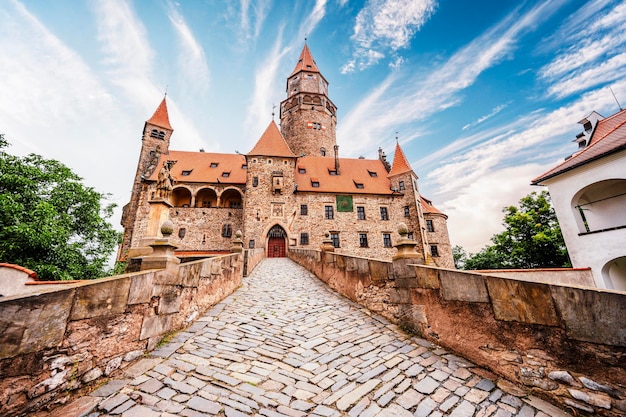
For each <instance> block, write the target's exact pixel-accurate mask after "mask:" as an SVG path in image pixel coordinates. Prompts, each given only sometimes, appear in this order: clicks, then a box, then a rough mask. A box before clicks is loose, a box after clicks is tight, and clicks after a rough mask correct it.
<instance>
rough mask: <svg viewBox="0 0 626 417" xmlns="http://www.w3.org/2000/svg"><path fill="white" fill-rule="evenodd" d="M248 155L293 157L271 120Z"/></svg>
mask: <svg viewBox="0 0 626 417" xmlns="http://www.w3.org/2000/svg"><path fill="white" fill-rule="evenodd" d="M248 155H263V156H285V157H292V158H293V157H295V155H294V154H293V152H291V149H289V145H287V142H285V138H283V135H282V134H281V133H280V130H278V126H277V125H276V123H275V122H274V121H273V120H272V121H271V123H270V125H269V126H268V127H267V129H265V132H263V135H261V138H260V139H259V141H258V142H257V143H256V145H254V148H252V150H251V151H250V152H248Z"/></svg>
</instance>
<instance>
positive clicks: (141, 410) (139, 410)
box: [122, 405, 161, 417]
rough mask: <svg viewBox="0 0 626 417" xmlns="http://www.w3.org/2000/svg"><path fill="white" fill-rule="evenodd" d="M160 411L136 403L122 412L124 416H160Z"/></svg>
mask: <svg viewBox="0 0 626 417" xmlns="http://www.w3.org/2000/svg"><path fill="white" fill-rule="evenodd" d="M160 416H161V413H160V412H159V411H154V410H151V409H149V408H148V407H144V406H143V405H136V406H134V407H132V408H130V409H128V410H127V411H124V413H122V417H160Z"/></svg>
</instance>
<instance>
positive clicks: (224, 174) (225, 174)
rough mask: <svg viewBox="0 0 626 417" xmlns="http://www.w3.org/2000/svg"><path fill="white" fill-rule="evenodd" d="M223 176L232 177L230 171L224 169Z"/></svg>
mask: <svg viewBox="0 0 626 417" xmlns="http://www.w3.org/2000/svg"><path fill="white" fill-rule="evenodd" d="M222 177H224V178H228V177H230V171H224V172H222Z"/></svg>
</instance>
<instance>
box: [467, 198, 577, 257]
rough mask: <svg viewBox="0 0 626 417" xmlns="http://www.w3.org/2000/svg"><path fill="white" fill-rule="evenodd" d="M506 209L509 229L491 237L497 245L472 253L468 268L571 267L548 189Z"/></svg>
mask: <svg viewBox="0 0 626 417" xmlns="http://www.w3.org/2000/svg"><path fill="white" fill-rule="evenodd" d="M503 212H504V213H505V215H504V226H505V231H504V232H502V233H499V234H496V235H494V236H493V237H492V238H491V241H492V242H493V245H491V246H487V247H485V248H483V249H482V250H481V251H480V252H478V253H477V254H474V255H471V256H470V257H469V258H468V259H467V261H466V263H465V269H501V268H509V269H511V268H523V269H530V268H554V267H569V266H571V263H570V260H569V255H568V253H567V248H566V247H565V242H564V241H563V235H562V234H561V227H560V226H559V222H558V220H557V218H556V214H555V212H554V209H553V208H552V205H551V203H550V195H549V194H548V192H547V191H542V192H541V193H537V192H532V193H530V194H529V195H527V196H526V197H524V198H522V199H521V200H520V201H519V207H516V206H509V207H505V208H504V209H503Z"/></svg>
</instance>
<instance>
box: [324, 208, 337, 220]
mask: <svg viewBox="0 0 626 417" xmlns="http://www.w3.org/2000/svg"><path fill="white" fill-rule="evenodd" d="M334 217H335V215H334V211H333V206H324V218H325V219H326V220H332V219H333V218H334Z"/></svg>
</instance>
